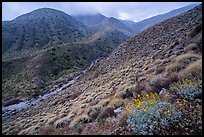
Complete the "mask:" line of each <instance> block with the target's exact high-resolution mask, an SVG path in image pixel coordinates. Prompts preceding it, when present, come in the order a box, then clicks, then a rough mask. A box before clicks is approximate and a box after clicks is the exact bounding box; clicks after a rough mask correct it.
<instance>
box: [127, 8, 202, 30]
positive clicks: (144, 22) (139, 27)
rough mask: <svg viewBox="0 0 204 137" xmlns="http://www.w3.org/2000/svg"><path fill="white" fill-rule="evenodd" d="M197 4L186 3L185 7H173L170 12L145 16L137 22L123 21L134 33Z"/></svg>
mask: <svg viewBox="0 0 204 137" xmlns="http://www.w3.org/2000/svg"><path fill="white" fill-rule="evenodd" d="M197 5H198V4H191V5H188V6H185V7H182V8H179V9H175V10H172V11H170V12H167V13H165V14H160V15H157V16H153V17H150V18H147V19H144V20H142V21H139V22H136V23H134V24H133V22H131V23H130V22H129V24H128V23H127V21H123V22H124V23H125V22H126V23H125V24H126V25H127V26H128V27H129V28H131V30H132V31H133V32H135V33H138V32H141V31H142V30H145V29H146V28H148V27H150V26H153V25H155V24H157V23H159V22H162V21H164V20H166V19H169V18H171V17H174V16H177V15H179V14H181V13H184V12H186V11H188V10H190V9H192V8H194V7H195V6H197Z"/></svg>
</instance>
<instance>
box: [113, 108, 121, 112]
mask: <svg viewBox="0 0 204 137" xmlns="http://www.w3.org/2000/svg"><path fill="white" fill-rule="evenodd" d="M121 111H122V107H119V108H117V109H115V110H114V112H115V113H120V112H121Z"/></svg>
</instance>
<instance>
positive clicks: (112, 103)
mask: <svg viewBox="0 0 204 137" xmlns="http://www.w3.org/2000/svg"><path fill="white" fill-rule="evenodd" d="M123 104H124V102H123V99H122V98H114V99H112V100H111V101H110V103H109V105H110V106H111V107H114V108H118V107H121V106H123Z"/></svg>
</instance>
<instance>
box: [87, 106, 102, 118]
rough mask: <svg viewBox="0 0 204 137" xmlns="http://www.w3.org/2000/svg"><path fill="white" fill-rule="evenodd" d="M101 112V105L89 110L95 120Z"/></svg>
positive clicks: (90, 115) (89, 114)
mask: <svg viewBox="0 0 204 137" xmlns="http://www.w3.org/2000/svg"><path fill="white" fill-rule="evenodd" d="M100 112H101V108H100V107H93V108H90V110H89V111H88V113H87V114H88V116H89V117H90V118H91V120H92V121H93V120H95V119H96V118H97V117H98V115H99V113H100Z"/></svg>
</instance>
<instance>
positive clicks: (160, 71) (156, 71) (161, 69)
mask: <svg viewBox="0 0 204 137" xmlns="http://www.w3.org/2000/svg"><path fill="white" fill-rule="evenodd" d="M164 70H165V67H159V68H157V69H156V70H155V74H156V75H157V74H160V73H162V72H163V71H164Z"/></svg>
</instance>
